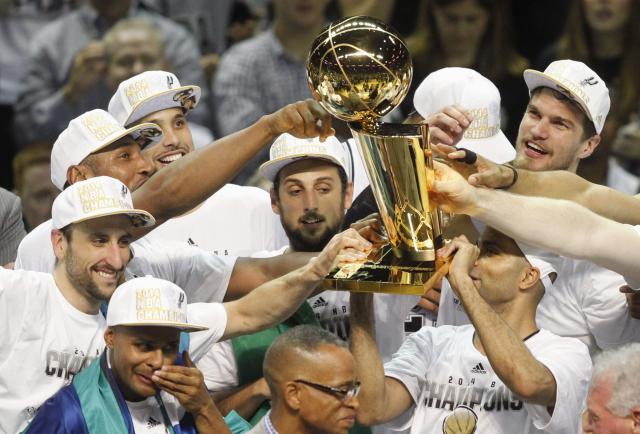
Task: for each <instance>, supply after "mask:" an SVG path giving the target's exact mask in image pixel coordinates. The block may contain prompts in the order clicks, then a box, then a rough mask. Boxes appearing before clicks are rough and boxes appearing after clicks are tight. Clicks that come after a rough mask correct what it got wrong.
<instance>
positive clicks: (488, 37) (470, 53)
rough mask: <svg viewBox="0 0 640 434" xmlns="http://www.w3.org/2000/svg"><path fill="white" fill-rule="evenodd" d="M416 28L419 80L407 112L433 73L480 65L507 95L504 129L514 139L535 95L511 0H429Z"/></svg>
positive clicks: (411, 41)
mask: <svg viewBox="0 0 640 434" xmlns="http://www.w3.org/2000/svg"><path fill="white" fill-rule="evenodd" d="M418 13H419V14H420V15H419V19H418V26H417V28H416V31H415V32H414V34H413V35H412V36H410V37H409V38H407V46H408V47H409V50H410V51H411V54H412V56H413V61H414V74H413V75H414V79H413V86H412V90H411V91H410V94H409V96H408V97H407V98H405V102H404V104H403V111H404V112H405V114H408V113H409V112H410V111H412V110H413V108H412V107H411V106H410V105H411V101H413V92H414V91H415V89H416V88H417V86H418V84H420V82H421V81H422V79H423V78H424V77H426V76H427V75H429V73H431V72H433V71H435V70H438V69H440V68H443V67H447V66H459V67H464V68H471V69H475V70H476V71H478V72H479V73H481V74H482V75H484V76H485V77H487V78H488V79H490V80H491V81H492V82H493V83H494V84H495V85H496V86H497V87H498V89H499V90H500V94H501V95H502V107H503V110H502V122H501V124H502V128H503V131H504V132H505V134H506V135H507V137H508V138H509V139H510V140H511V141H512V142H514V141H515V138H516V136H517V133H518V125H519V121H520V119H521V117H522V113H523V112H524V109H525V107H526V106H527V102H528V101H529V97H528V94H527V88H526V86H524V84H523V82H522V72H523V71H524V69H525V68H526V67H527V66H528V62H527V60H526V59H525V58H524V57H522V56H520V55H519V54H518V53H517V51H516V49H515V47H514V43H513V38H512V34H511V28H510V20H511V15H510V11H509V4H508V3H507V2H506V1H504V0H423V1H422V3H421V5H420V10H419V11H418Z"/></svg>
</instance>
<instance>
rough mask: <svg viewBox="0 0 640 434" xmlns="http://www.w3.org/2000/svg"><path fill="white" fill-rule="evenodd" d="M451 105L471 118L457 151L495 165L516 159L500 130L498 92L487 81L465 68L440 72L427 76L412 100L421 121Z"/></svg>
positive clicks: (443, 69)
mask: <svg viewBox="0 0 640 434" xmlns="http://www.w3.org/2000/svg"><path fill="white" fill-rule="evenodd" d="M453 104H457V105H460V106H462V107H464V108H465V109H467V110H468V111H469V112H471V116H472V117H473V122H472V123H471V125H470V126H469V127H468V128H467V130H466V131H465V133H464V137H463V138H462V140H460V142H459V143H458V144H457V147H459V148H466V149H469V150H470V151H473V152H475V153H477V154H479V155H482V156H483V157H485V158H487V159H489V160H491V161H493V162H494V163H498V164H502V163H507V162H509V161H512V160H513V159H514V158H515V157H516V150H515V148H514V147H513V145H512V144H511V143H510V142H509V140H508V139H507V137H506V136H505V135H504V133H503V132H502V130H501V129H500V92H499V91H498V88H497V87H496V86H495V85H494V84H493V83H492V82H491V81H490V80H489V79H487V78H486V77H484V76H483V75H482V74H480V73H478V72H476V71H474V70H473V69H469V68H442V69H439V70H437V71H435V72H432V73H431V74H429V75H428V76H427V78H425V79H424V80H423V81H422V83H420V86H418V89H416V92H415V94H414V96H413V105H414V107H415V109H416V110H417V112H418V113H420V115H421V116H422V117H423V118H425V119H426V118H427V117H429V115H432V114H434V113H437V112H439V111H441V110H442V109H443V108H445V107H446V106H450V105H453Z"/></svg>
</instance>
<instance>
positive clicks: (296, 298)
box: [222, 229, 371, 340]
mask: <svg viewBox="0 0 640 434" xmlns="http://www.w3.org/2000/svg"><path fill="white" fill-rule="evenodd" d="M370 249H371V244H370V243H369V242H368V241H366V240H365V239H364V238H362V237H361V236H360V235H359V234H358V232H357V231H356V230H354V229H348V230H346V231H344V232H342V233H340V234H338V235H336V236H334V237H333V238H332V239H331V241H330V242H329V243H328V244H327V246H326V247H325V248H324V249H323V250H322V252H320V254H319V255H318V256H317V257H315V258H312V259H311V260H310V261H309V262H308V263H307V264H306V265H305V266H304V267H301V268H298V269H296V270H294V271H292V272H290V273H288V274H285V275H284V276H282V277H279V278H277V279H275V280H272V281H270V282H267V283H265V284H264V285H261V286H259V287H258V288H256V289H254V290H253V291H251V293H249V294H248V295H246V296H244V297H242V298H241V299H239V300H235V301H232V302H229V303H224V306H225V309H226V310H227V326H226V329H225V331H224V334H223V335H222V340H224V339H230V338H233V337H235V336H240V335H245V334H249V333H255V332H257V331H259V330H263V329H265V328H268V327H272V326H274V325H276V324H279V323H281V322H282V321H284V320H285V319H287V318H289V317H290V316H291V315H293V313H294V312H295V311H296V310H297V309H298V308H299V307H300V305H301V304H302V302H303V301H305V300H306V299H307V297H309V295H310V294H311V293H312V292H313V290H314V289H315V288H316V286H317V285H318V284H319V283H320V282H321V281H322V279H323V278H324V277H325V276H326V275H327V274H328V273H329V271H331V270H332V269H333V268H334V267H335V266H336V264H338V263H341V262H353V261H361V260H364V259H365V258H366V255H367V253H365V252H368V251H369V250H370Z"/></svg>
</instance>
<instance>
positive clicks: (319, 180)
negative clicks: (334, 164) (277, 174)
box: [284, 176, 334, 184]
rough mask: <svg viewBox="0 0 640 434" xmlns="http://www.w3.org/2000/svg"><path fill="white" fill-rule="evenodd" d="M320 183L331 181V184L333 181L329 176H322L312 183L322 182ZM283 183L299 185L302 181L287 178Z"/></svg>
mask: <svg viewBox="0 0 640 434" xmlns="http://www.w3.org/2000/svg"><path fill="white" fill-rule="evenodd" d="M322 181H331V182H333V181H334V179H333V178H332V177H331V176H323V177H321V178H317V179H315V180H314V181H313V182H314V183H316V182H322ZM284 183H285V184H288V183H299V184H302V183H303V181H302V180H300V179H298V178H287V179H285V181H284Z"/></svg>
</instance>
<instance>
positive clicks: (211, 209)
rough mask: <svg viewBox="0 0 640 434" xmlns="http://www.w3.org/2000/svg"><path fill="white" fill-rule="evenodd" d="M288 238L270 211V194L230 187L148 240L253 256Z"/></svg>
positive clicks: (235, 186)
mask: <svg viewBox="0 0 640 434" xmlns="http://www.w3.org/2000/svg"><path fill="white" fill-rule="evenodd" d="M282 237H286V235H285V234H284V229H282V225H281V224H280V219H279V217H278V216H277V215H276V214H274V212H273V210H272V209H271V199H270V197H269V193H267V192H266V191H264V190H262V189H259V188H256V187H240V186H238V185H233V184H227V185H225V186H224V187H222V188H221V189H220V190H218V191H217V192H216V193H215V194H214V195H213V196H211V197H210V198H208V199H207V200H205V201H204V202H203V203H202V204H201V205H200V206H199V207H198V208H196V209H194V210H193V211H191V212H189V213H187V214H184V215H182V216H180V217H176V218H173V219H171V220H169V221H167V222H166V223H164V224H162V225H160V226H158V227H157V228H156V229H154V230H153V231H151V232H150V233H149V234H148V235H147V236H145V238H148V239H149V240H151V241H154V242H157V243H163V242H165V241H167V240H171V241H179V242H183V243H188V244H191V245H196V246H198V247H200V248H202V249H204V250H206V251H208V252H211V253H214V254H216V255H218V256H229V255H230V256H251V255H252V254H253V253H254V252H258V251H261V250H275V249H277V248H279V247H281V246H282V244H279V243H280V239H281V238H282Z"/></svg>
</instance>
